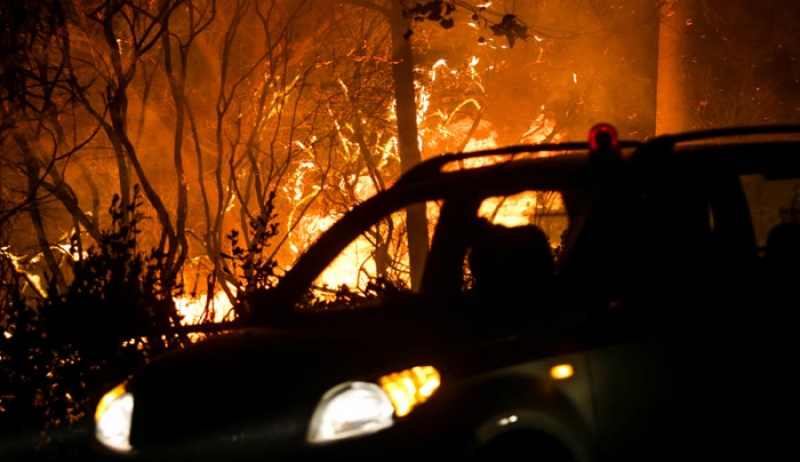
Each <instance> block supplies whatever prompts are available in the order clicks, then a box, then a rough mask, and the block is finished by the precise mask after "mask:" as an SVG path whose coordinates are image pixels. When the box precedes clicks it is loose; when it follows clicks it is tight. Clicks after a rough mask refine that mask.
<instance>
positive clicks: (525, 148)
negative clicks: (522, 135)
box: [395, 141, 642, 185]
mask: <svg viewBox="0 0 800 462" xmlns="http://www.w3.org/2000/svg"><path fill="white" fill-rule="evenodd" d="M641 145H642V143H641V142H638V141H620V142H619V147H620V148H622V149H624V148H637V147H639V146H641ZM547 151H558V152H564V151H589V143H588V142H566V143H545V144H517V145H512V146H506V147H501V148H493V149H484V150H481V151H474V152H459V153H445V154H442V155H440V156H437V157H433V158H431V159H428V160H425V161H423V162H421V163H419V164H417V165H415V166H414V167H412V168H411V169H409V170H408V171H407V172H406V173H404V174H403V175H402V176H401V177H400V179H398V180H397V183H395V184H396V185H401V184H402V185H407V184H411V183H416V182H418V181H424V180H428V179H431V178H435V177H436V176H438V175H440V174H441V173H442V167H444V166H445V165H447V164H450V163H453V162H459V161H463V160H467V159H475V158H478V157H489V156H510V159H509V160H512V159H513V156H515V155H517V154H523V153H526V154H532V153H537V152H547Z"/></svg>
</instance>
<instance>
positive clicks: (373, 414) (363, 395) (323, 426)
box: [308, 382, 394, 443]
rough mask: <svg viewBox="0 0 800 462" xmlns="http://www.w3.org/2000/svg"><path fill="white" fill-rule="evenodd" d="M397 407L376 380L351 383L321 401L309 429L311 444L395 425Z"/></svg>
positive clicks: (331, 391)
mask: <svg viewBox="0 0 800 462" xmlns="http://www.w3.org/2000/svg"><path fill="white" fill-rule="evenodd" d="M392 414H394V407H392V403H391V402H390V401H389V396H388V395H386V393H385V392H384V391H383V390H382V389H381V387H379V386H378V385H376V384H374V383H369V382H348V383H343V384H341V385H338V386H336V387H334V388H332V389H331V390H330V391H328V392H327V393H325V395H324V396H323V397H322V399H321V400H320V402H319V404H318V405H317V409H316V410H315V411H314V416H313V417H312V418H311V425H310V426H309V428H308V441H309V443H324V442H327V441H334V440H339V439H343V438H350V437H352V436H360V435H368V434H370V433H375V432H377V431H379V430H383V429H384V428H388V427H391V426H392Z"/></svg>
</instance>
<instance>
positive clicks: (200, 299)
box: [174, 291, 233, 325]
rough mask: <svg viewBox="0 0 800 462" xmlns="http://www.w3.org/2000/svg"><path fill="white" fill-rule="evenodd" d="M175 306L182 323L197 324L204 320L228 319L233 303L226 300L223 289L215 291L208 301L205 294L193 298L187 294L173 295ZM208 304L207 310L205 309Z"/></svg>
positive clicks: (220, 320) (218, 320)
mask: <svg viewBox="0 0 800 462" xmlns="http://www.w3.org/2000/svg"><path fill="white" fill-rule="evenodd" d="M174 301H175V308H176V309H177V310H178V313H179V314H180V315H181V316H183V324H184V325H188V324H199V323H201V322H203V321H205V320H209V321H211V322H222V321H225V320H230V319H231V316H232V313H231V309H232V308H233V304H231V301H230V300H228V296H227V295H226V294H225V292H223V291H219V292H217V293H216V294H215V295H214V297H213V298H212V299H211V301H210V302H209V300H208V297H207V296H206V295H205V294H202V295H199V296H197V297H195V298H192V297H190V296H189V295H188V294H187V295H183V296H180V297H175V298H174ZM206 306H208V312H207V311H206Z"/></svg>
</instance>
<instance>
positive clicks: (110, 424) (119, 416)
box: [94, 385, 133, 452]
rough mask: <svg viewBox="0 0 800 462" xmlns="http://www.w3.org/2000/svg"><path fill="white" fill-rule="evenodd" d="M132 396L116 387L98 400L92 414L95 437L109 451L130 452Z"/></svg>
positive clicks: (123, 386) (120, 387)
mask: <svg viewBox="0 0 800 462" xmlns="http://www.w3.org/2000/svg"><path fill="white" fill-rule="evenodd" d="M132 417H133V395H132V394H130V393H128V392H127V391H126V390H125V385H117V386H116V387H115V388H114V389H113V390H111V391H109V392H108V393H106V394H105V395H104V396H103V399H101V400H100V403H99V404H98V405H97V410H96V411H95V413H94V422H95V437H96V438H97V440H98V441H99V442H101V443H102V444H104V445H105V446H107V447H108V448H110V449H113V450H115V451H119V452H127V451H130V450H131V449H132V448H131V444H130V436H131V419H132Z"/></svg>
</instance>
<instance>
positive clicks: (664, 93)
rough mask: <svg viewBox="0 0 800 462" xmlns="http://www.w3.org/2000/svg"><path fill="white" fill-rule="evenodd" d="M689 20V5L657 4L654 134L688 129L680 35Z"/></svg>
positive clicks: (674, 3) (684, 49)
mask: <svg viewBox="0 0 800 462" xmlns="http://www.w3.org/2000/svg"><path fill="white" fill-rule="evenodd" d="M690 18H691V8H690V5H689V2H678V1H677V0H671V1H667V2H664V3H663V4H662V5H661V14H660V23H659V33H658V36H659V37H658V77H657V79H656V82H657V83H656V135H663V134H665V133H676V132H680V131H684V130H689V129H691V128H692V127H691V122H690V121H689V109H688V101H687V100H686V92H687V88H688V87H687V79H686V69H685V68H684V54H685V51H686V47H685V44H684V43H683V42H684V40H685V39H684V37H683V34H682V31H683V30H684V29H685V28H686V27H687V21H689V23H691V19H690Z"/></svg>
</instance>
